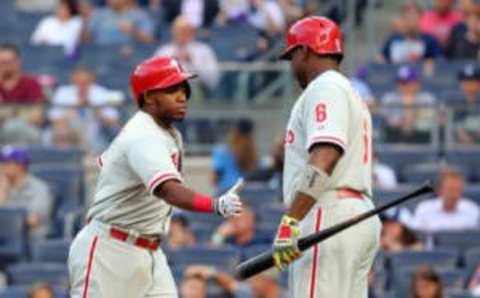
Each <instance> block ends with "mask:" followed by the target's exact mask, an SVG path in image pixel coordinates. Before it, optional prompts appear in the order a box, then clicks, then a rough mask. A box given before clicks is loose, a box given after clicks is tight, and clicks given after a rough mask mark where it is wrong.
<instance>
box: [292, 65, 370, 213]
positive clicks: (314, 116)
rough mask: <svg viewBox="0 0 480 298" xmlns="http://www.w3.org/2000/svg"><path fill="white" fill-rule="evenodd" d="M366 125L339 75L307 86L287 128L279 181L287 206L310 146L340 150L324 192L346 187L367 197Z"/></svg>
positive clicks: (364, 116)
mask: <svg viewBox="0 0 480 298" xmlns="http://www.w3.org/2000/svg"><path fill="white" fill-rule="evenodd" d="M371 126H372V124H371V116H370V113H369V111H368V108H367V107H366V105H365V104H364V102H363V101H362V99H361V98H360V96H359V95H358V94H357V92H356V91H355V90H354V88H353V87H352V86H351V84H350V81H349V80H348V79H347V78H346V77H345V76H343V75H342V74H340V73H339V72H337V71H333V70H329V71H326V72H324V73H322V74H321V75H319V76H318V77H317V78H316V79H315V80H313V81H311V82H310V83H309V85H308V87H307V88H306V89H305V90H304V92H303V93H302V94H301V96H300V98H299V99H298V100H297V102H296V103H295V105H294V107H293V110H292V112H291V115H290V120H289V123H288V127H287V134H286V138H285V167H284V180H283V181H284V184H283V187H284V188H283V193H284V200H285V203H286V204H287V206H289V205H290V204H291V203H292V201H293V199H294V196H295V193H296V191H297V190H298V185H299V184H300V181H299V179H300V178H301V177H302V175H301V173H302V171H303V170H304V168H305V165H306V164H307V163H308V159H309V150H310V148H311V147H312V146H313V145H314V144H316V143H333V144H335V145H338V146H339V147H341V148H342V149H343V155H342V157H341V158H340V160H339V161H338V163H337V165H336V167H335V169H334V171H333V173H332V175H331V181H332V185H331V189H328V190H334V189H338V188H350V189H354V190H357V191H359V192H362V193H364V194H366V195H367V196H371V192H372V191H371V183H372V181H371V180H372V174H371V173H372V159H371V155H372V152H371V147H372V144H371V136H370V132H371ZM328 190H326V191H328ZM319 195H320V194H319Z"/></svg>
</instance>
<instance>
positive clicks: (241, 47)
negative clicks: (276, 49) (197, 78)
mask: <svg viewBox="0 0 480 298" xmlns="http://www.w3.org/2000/svg"><path fill="white" fill-rule="evenodd" d="M257 36H258V33H257V30H256V29H255V28H254V27H253V26H251V25H249V24H248V23H247V22H244V23H236V24H235V25H225V26H220V27H213V28H211V30H210V34H209V36H208V39H209V40H210V41H212V42H211V45H212V47H213V49H214V51H215V53H216V55H217V57H218V59H219V60H221V61H232V60H243V59H245V57H246V56H247V55H248V54H249V53H251V52H252V51H253V50H254V49H255V46H256V41H257Z"/></svg>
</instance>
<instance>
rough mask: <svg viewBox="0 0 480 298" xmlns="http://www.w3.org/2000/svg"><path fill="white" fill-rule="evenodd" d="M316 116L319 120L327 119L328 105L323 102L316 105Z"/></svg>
mask: <svg viewBox="0 0 480 298" xmlns="http://www.w3.org/2000/svg"><path fill="white" fill-rule="evenodd" d="M315 117H316V120H317V122H319V123H321V122H323V121H325V120H326V119H327V107H326V106H325V104H323V103H319V104H318V105H317V106H316V107H315Z"/></svg>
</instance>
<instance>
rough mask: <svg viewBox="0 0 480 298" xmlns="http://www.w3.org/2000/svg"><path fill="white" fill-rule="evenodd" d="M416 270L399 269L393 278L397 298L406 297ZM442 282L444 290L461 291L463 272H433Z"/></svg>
mask: <svg viewBox="0 0 480 298" xmlns="http://www.w3.org/2000/svg"><path fill="white" fill-rule="evenodd" d="M416 270H417V268H402V267H400V268H399V269H398V270H397V271H396V273H395V275H394V277H393V287H394V289H395V293H396V294H397V297H399V298H400V297H408V293H409V289H410V286H411V282H412V278H413V275H414V274H415V271H416ZM435 271H436V272H437V274H438V275H439V276H440V278H441V280H442V285H443V289H444V290H462V289H463V287H464V285H465V282H466V277H467V276H466V274H465V272H464V271H463V270H458V269H443V270H438V269H437V270H435Z"/></svg>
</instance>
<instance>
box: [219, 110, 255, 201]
mask: <svg viewBox="0 0 480 298" xmlns="http://www.w3.org/2000/svg"><path fill="white" fill-rule="evenodd" d="M257 161H258V155H257V145H256V143H255V138H254V124H253V122H252V121H250V120H247V119H242V120H239V121H238V122H237V123H236V125H235V126H234V127H232V128H231V129H230V130H229V132H228V134H227V141H226V144H221V145H217V146H215V147H214V148H213V151H212V163H213V165H212V167H213V174H212V176H213V177H212V180H213V183H214V185H215V187H216V192H217V193H222V192H224V191H225V190H228V189H229V188H230V187H231V186H233V185H234V184H235V182H236V181H237V179H238V178H240V177H243V176H246V175H247V173H248V172H251V171H253V170H255V169H257V166H258V163H257Z"/></svg>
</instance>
